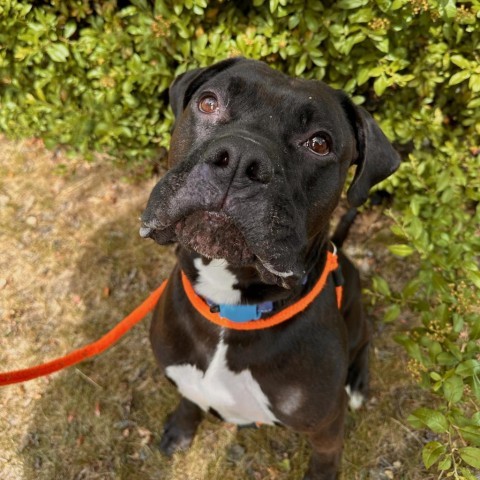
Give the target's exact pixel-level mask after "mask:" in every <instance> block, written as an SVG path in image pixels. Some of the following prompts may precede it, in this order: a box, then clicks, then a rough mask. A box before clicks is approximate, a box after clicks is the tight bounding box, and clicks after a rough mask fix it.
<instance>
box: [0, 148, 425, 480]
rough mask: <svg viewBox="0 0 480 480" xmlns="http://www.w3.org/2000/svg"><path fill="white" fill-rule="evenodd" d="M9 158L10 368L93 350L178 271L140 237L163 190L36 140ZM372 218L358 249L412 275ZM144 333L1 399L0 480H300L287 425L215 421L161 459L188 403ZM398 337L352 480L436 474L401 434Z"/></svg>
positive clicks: (408, 396) (365, 421)
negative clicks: (169, 420)
mask: <svg viewBox="0 0 480 480" xmlns="http://www.w3.org/2000/svg"><path fill="white" fill-rule="evenodd" d="M0 148H1V150H0V151H1V153H0V317H1V336H0V365H1V367H0V368H1V370H11V369H16V368H21V367H24V366H28V365H32V364H35V363H39V362H41V361H43V360H47V359H51V358H54V357H57V356H60V355H62V354H65V353H66V352H67V351H70V350H71V349H73V348H74V347H78V346H80V345H83V344H85V343H87V342H88V341H91V340H93V339H96V338H98V337H99V336H100V335H101V334H103V333H104V332H105V331H106V330H107V329H109V328H111V327H112V326H113V325H114V324H115V323H116V322H117V321H118V320H119V319H120V318H122V317H123V316H124V314H126V313H127V312H129V311H130V310H131V309H132V308H133V306H135V305H137V304H138V303H139V302H140V300H141V299H143V298H144V297H145V296H146V295H147V293H148V292H149V291H150V290H152V289H153V288H155V287H156V286H157V285H158V283H159V282H160V280H161V279H163V278H165V277H166V276H167V275H168V272H169V271H170V269H171V266H172V264H173V256H172V250H171V249H167V248H160V247H158V246H154V245H153V244H152V243H151V242H149V241H143V240H141V239H140V238H139V236H138V234H137V230H138V216H139V214H140V212H141V210H142V208H143V206H144V205H145V202H146V199H147V196H148V193H149V191H150V189H151V188H152V186H153V184H154V181H153V180H152V181H146V182H143V183H140V184H134V185H132V184H129V183H127V182H124V181H122V174H123V173H122V172H120V171H115V170H112V167H111V165H110V164H107V163H106V164H104V165H102V164H100V163H98V164H96V165H91V164H87V163H85V162H83V161H81V160H74V161H72V160H68V161H66V160H65V159H63V158H62V157H61V155H57V156H55V155H53V154H52V153H51V152H48V151H46V150H44V149H43V147H42V145H41V143H40V142H37V141H29V142H23V143H20V144H18V143H12V142H8V141H6V140H2V139H0ZM65 165H66V167H65ZM377 217H378V214H375V213H374V214H370V215H368V214H367V215H365V216H364V220H363V221H362V222H361V223H360V224H359V225H358V226H357V227H356V232H354V236H355V237H356V243H357V245H359V246H358V248H357V249H356V250H351V251H350V253H351V254H352V255H353V256H355V257H356V258H357V261H358V263H360V265H361V266H362V269H363V270H364V271H365V272H366V273H369V272H372V271H374V270H376V269H377V268H378V269H380V270H381V271H382V273H386V272H385V271H384V269H385V268H386V269H389V270H390V272H387V273H389V275H390V276H391V277H392V279H393V278H396V277H398V273H399V271H401V267H399V266H396V265H388V264H386V263H385V259H384V256H385V251H384V249H383V247H381V246H379V245H380V244H379V240H378V239H379V238H380V239H381V236H382V235H384V233H383V232H384V230H382V224H381V222H379V219H378V218H377ZM351 243H353V242H351ZM372 252H374V254H372ZM380 266H381V267H380ZM399 268H400V270H399ZM370 313H371V315H372V316H375V315H378V311H375V310H372V311H371V312H370ZM382 330H383V331H382ZM147 332H148V321H145V322H143V323H141V324H140V325H139V326H137V327H136V328H135V329H134V330H133V331H132V332H130V333H129V334H128V336H127V337H126V338H125V339H124V340H123V341H122V342H121V343H120V344H118V345H117V346H115V347H114V348H112V349H111V350H109V351H108V352H106V353H105V354H103V355H102V356H100V357H97V358H95V359H93V360H91V361H87V362H84V363H82V364H80V366H78V367H77V368H71V369H69V370H67V371H65V372H61V373H58V374H54V375H51V376H50V377H49V378H43V379H39V380H34V381H31V382H27V383H25V384H23V385H14V386H10V387H6V388H3V389H2V390H1V391H0V478H1V479H2V480H19V479H45V480H54V479H58V480H60V479H61V480H70V479H72V480H73V479H75V480H93V479H128V480H136V479H142V480H149V479H163V480H183V479H185V480H215V479H221V480H242V479H254V480H260V479H275V480H287V479H296V478H301V471H303V469H304V468H305V464H306V461H307V459H308V456H309V449H308V445H307V444H306V442H305V441H304V439H302V438H301V437H300V436H298V435H296V434H293V433H291V432H289V431H287V430H285V429H281V428H276V429H274V428H261V429H259V430H255V431H254V430H240V431H237V430H236V428H235V427H233V426H231V425H228V424H222V423H221V422H218V421H216V420H213V419H211V418H208V419H207V420H206V421H205V422H204V423H203V424H202V427H201V429H200V432H199V434H198V435H197V437H196V440H195V442H194V445H193V447H192V448H191V449H190V451H188V452H186V453H181V454H177V455H176V456H175V458H174V459H173V460H171V461H168V460H166V459H165V458H163V457H162V456H161V455H160V453H159V452H158V451H157V449H156V447H155V445H156V443H157V442H158V440H159V434H160V431H161V425H162V422H163V419H164V417H165V416H166V414H167V412H169V411H170V410H171V409H172V408H173V407H174V405H175V403H176V402H177V399H178V397H177V394H176V393H175V391H174V390H173V388H172V387H171V386H170V385H169V384H167V383H166V382H165V381H164V380H163V379H162V377H161V376H160V374H159V372H158V371H157V369H156V367H155V364H154V360H153V357H152V354H151V352H150V348H149V344H148V340H147ZM380 334H381V335H380ZM391 336H392V329H391V327H389V328H385V327H383V326H382V324H381V323H380V322H377V327H376V341H375V348H374V350H373V353H372V361H373V374H372V375H373V379H372V398H371V400H370V401H369V403H368V405H367V407H366V408H364V409H363V410H361V411H360V412H357V413H355V414H354V415H350V416H349V419H348V428H347V435H346V437H347V438H346V448H345V454H344V460H343V474H342V478H343V479H344V480H356V479H375V480H383V479H391V478H395V479H408V480H420V479H422V480H426V479H428V478H432V479H433V478H434V477H433V476H429V475H427V474H426V473H425V472H424V471H423V470H422V468H421V461H420V459H419V451H420V448H421V444H422V443H423V442H424V441H425V439H423V438H421V437H420V436H419V434H418V433H417V432H413V431H412V430H411V429H410V428H409V427H408V426H407V425H406V422H405V416H406V415H407V414H408V412H409V411H410V410H411V408H412V407H413V406H414V405H416V404H417V403H418V401H419V397H420V392H419V391H418V390H417V389H416V388H415V387H413V386H412V381H411V379H410V377H409V376H408V375H407V374H406V360H405V358H404V356H403V354H402V352H401V349H400V348H399V347H398V346H396V345H395V344H394V342H393V341H392V340H391Z"/></svg>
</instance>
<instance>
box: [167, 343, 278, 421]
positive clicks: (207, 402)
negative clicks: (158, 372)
mask: <svg viewBox="0 0 480 480" xmlns="http://www.w3.org/2000/svg"><path fill="white" fill-rule="evenodd" d="M227 351H228V346H227V345H226V344H225V343H224V342H223V340H220V341H219V343H218V345H217V348H216V351H215V354H214V355H213V358H212V360H211V361H210V364H209V365H208V368H207V370H206V371H205V372H203V371H202V370H200V369H198V368H196V367H195V366H194V365H191V364H182V365H172V366H169V367H167V368H166V371H165V373H166V375H167V376H168V377H169V378H171V379H172V380H173V381H174V382H175V383H176V384H177V387H178V389H179V391H180V393H181V394H182V395H183V396H184V397H186V398H188V399H189V400H191V401H192V402H194V403H196V404H197V405H198V406H199V407H200V408H202V409H203V410H205V411H208V410H209V409H214V410H215V411H216V412H217V413H218V414H220V415H221V416H222V418H223V419H224V420H226V421H227V422H231V423H236V424H239V425H246V424H250V423H254V422H260V423H265V424H273V423H274V422H276V421H277V419H276V418H275V415H273V413H272V412H271V410H270V403H269V401H268V398H267V397H266V395H265V394H264V393H263V391H262V389H261V388H260V385H259V384H258V382H257V381H256V380H255V379H254V378H253V376H252V374H251V372H250V371H249V370H248V369H247V370H243V371H241V372H239V373H236V372H233V371H232V370H230V369H229V368H228V364H227Z"/></svg>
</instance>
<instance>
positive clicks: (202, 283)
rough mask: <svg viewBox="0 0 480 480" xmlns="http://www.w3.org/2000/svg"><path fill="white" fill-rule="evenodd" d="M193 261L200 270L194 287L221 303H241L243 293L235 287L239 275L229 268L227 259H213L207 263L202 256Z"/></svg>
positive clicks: (210, 298) (199, 292)
mask: <svg viewBox="0 0 480 480" xmlns="http://www.w3.org/2000/svg"><path fill="white" fill-rule="evenodd" d="M193 263H194V265H195V267H196V269H197V271H198V277H197V280H196V282H195V285H194V289H195V291H196V292H197V293H198V294H199V295H201V296H202V297H205V298H208V299H209V300H211V301H212V302H215V303H219V304H220V303H228V304H233V305H234V304H238V303H240V300H241V296H242V294H241V292H240V290H237V289H235V288H233V286H234V285H235V284H236V283H237V277H236V276H235V275H234V274H233V273H232V272H230V271H229V270H228V269H227V265H228V263H227V261H226V260H223V259H213V260H211V261H210V263H208V264H207V265H205V264H204V263H203V261H202V259H201V258H196V259H195V260H194V261H193Z"/></svg>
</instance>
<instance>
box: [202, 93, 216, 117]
mask: <svg viewBox="0 0 480 480" xmlns="http://www.w3.org/2000/svg"><path fill="white" fill-rule="evenodd" d="M198 109H199V110H200V111H201V112H203V113H215V112H216V111H217V110H218V99H217V97H216V96H215V95H212V94H211V93H210V94H208V95H205V96H203V97H202V98H201V99H200V101H199V102H198Z"/></svg>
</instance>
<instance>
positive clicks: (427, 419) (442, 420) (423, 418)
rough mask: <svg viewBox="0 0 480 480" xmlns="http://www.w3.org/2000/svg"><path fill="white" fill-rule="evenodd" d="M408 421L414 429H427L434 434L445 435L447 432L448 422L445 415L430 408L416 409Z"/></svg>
mask: <svg viewBox="0 0 480 480" xmlns="http://www.w3.org/2000/svg"><path fill="white" fill-rule="evenodd" d="M408 421H409V422H410V423H411V424H412V425H413V426H414V427H415V428H421V427H425V426H426V427H428V428H429V429H430V430H432V432H435V433H446V432H447V431H448V421H447V418H446V417H445V415H444V414H443V413H441V412H439V411H437V410H432V409H431V408H426V407H422V408H418V409H417V410H415V411H414V412H413V413H412V414H411V415H410V416H409V417H408Z"/></svg>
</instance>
